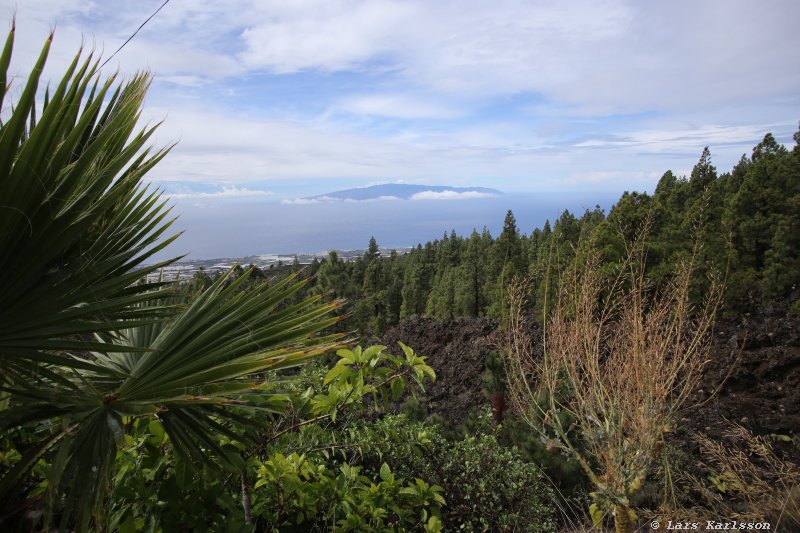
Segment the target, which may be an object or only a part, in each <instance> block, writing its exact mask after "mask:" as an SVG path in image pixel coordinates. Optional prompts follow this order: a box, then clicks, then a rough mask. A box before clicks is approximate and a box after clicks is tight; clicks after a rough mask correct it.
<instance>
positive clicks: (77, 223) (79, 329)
mask: <svg viewBox="0 0 800 533" xmlns="http://www.w3.org/2000/svg"><path fill="white" fill-rule="evenodd" d="M14 33H15V30H14V29H13V28H12V30H11V32H10V33H9V36H8V39H7V40H6V44H5V47H4V49H3V52H2V55H0V91H2V93H1V94H0V103H2V102H4V101H5V97H6V94H7V93H8V92H9V87H8V85H7V83H6V81H7V79H8V75H7V71H8V66H9V62H10V57H11V51H12V48H13V42H14ZM51 39H52V35H51V36H50V38H48V40H47V42H46V43H45V45H44V47H43V49H42V52H41V54H40V56H39V58H38V60H37V62H36V64H35V66H34V68H33V70H32V71H31V73H30V75H29V76H28V78H27V82H26V83H25V85H24V87H23V88H22V92H21V93H20V96H19V98H18V99H17V101H16V102H15V103H14V105H13V108H12V110H11V111H10V113H9V114H8V115H9V116H8V117H7V120H5V121H4V122H3V123H2V124H1V125H0V250H3V253H2V254H0V368H3V369H5V370H6V371H12V372H13V371H23V370H24V369H25V368H27V367H28V366H29V365H30V363H31V362H32V361H37V362H44V363H48V364H60V365H63V364H69V365H72V366H75V367H79V366H82V367H87V366H91V365H89V363H86V362H84V363H81V362H79V361H77V360H74V359H73V358H72V357H70V356H69V354H70V352H73V351H77V350H84V349H86V348H87V346H94V347H95V348H99V347H101V346H98V345H97V344H96V343H95V344H91V343H89V344H87V343H86V342H85V340H84V339H85V336H86V335H87V334H91V333H97V332H102V331H114V330H117V329H119V328H120V327H121V326H122V325H123V323H125V322H128V321H130V320H132V319H136V320H140V321H142V322H147V321H149V320H153V319H154V317H157V316H158V315H161V314H164V313H167V312H168V311H169V309H168V308H158V307H151V306H148V307H138V306H136V305H135V304H136V303H137V302H143V301H147V300H150V299H157V298H159V297H161V296H163V295H164V294H165V293H166V292H168V291H170V290H171V289H169V288H167V287H165V286H164V285H163V284H162V283H157V282H154V283H139V284H134V282H135V281H136V280H138V279H140V278H142V277H144V276H146V275H147V274H148V273H151V272H155V271H157V270H158V269H159V268H161V267H162V266H164V265H166V264H168V263H170V262H172V261H174V259H170V260H167V261H162V262H160V263H157V264H152V265H147V266H144V265H143V263H144V262H145V261H146V260H147V259H148V258H150V257H152V255H153V254H155V253H157V252H159V251H160V250H162V249H163V248H164V247H166V246H167V245H168V244H169V243H170V242H172V240H173V239H174V238H175V237H177V235H176V236H172V237H169V238H163V237H164V236H165V232H166V231H167V230H168V228H169V227H170V224H171V223H172V220H173V219H170V218H169V211H170V209H169V208H168V207H167V206H166V200H163V199H161V198H160V193H159V192H158V191H153V190H150V189H149V187H148V186H147V185H144V184H143V183H142V178H143V176H144V175H145V173H146V172H147V171H149V170H150V169H151V168H152V167H153V166H154V165H155V164H156V163H158V161H160V160H161V159H162V158H163V157H164V156H165V155H166V154H167V152H168V151H169V149H170V147H167V148H165V149H162V150H155V151H154V150H152V149H151V148H149V147H148V146H147V142H148V140H149V139H150V137H151V136H152V134H153V132H154V130H155V126H154V127H149V128H145V129H143V130H141V131H138V132H136V120H137V119H138V117H139V113H140V108H141V104H142V100H143V98H144V94H145V92H146V90H147V87H148V85H149V83H150V78H149V76H148V75H146V74H139V75H136V76H135V77H134V78H133V79H132V80H130V81H129V82H127V83H125V84H124V85H121V86H118V87H117V88H116V89H114V90H113V91H112V89H113V88H114V86H115V76H111V77H110V78H108V79H107V80H105V81H104V82H103V83H100V80H99V73H98V70H97V65H98V63H97V61H96V60H93V59H92V55H91V54H89V55H88V57H87V58H86V59H84V60H83V61H81V59H80V57H81V54H80V53H79V54H78V55H76V56H75V58H74V60H73V61H72V63H71V64H70V66H69V67H68V68H67V71H66V73H65V74H64V76H63V78H62V79H61V81H60V82H59V84H58V85H57V86H56V87H55V89H54V90H53V91H52V92H50V91H49V90H48V91H47V93H46V96H45V105H44V106H43V109H42V110H41V113H40V114H37V111H36V97H37V91H38V87H39V78H40V76H41V73H42V69H43V68H44V64H45V61H46V59H47V55H48V52H49V49H50V41H51ZM3 114H4V115H5V114H6V113H3ZM98 342H99V344H100V345H104V344H105V345H107V346H106V348H111V347H112V346H111V345H108V343H106V342H104V341H98ZM55 354H57V355H55Z"/></svg>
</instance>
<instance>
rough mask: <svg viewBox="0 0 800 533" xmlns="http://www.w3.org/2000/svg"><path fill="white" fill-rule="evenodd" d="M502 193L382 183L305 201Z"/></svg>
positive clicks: (419, 198) (335, 192)
mask: <svg viewBox="0 0 800 533" xmlns="http://www.w3.org/2000/svg"><path fill="white" fill-rule="evenodd" d="M502 194H503V193H502V192H500V191H498V190H497V189H490V188H488V187H450V186H447V185H413V184H409V183H384V184H380V185H372V186H369V187H358V188H355V189H343V190H341V191H334V192H329V193H326V194H320V195H317V196H307V197H305V198H303V200H307V201H319V202H324V201H335V200H353V201H358V202H363V201H366V200H448V199H459V198H464V199H467V198H489V197H493V196H500V195H502Z"/></svg>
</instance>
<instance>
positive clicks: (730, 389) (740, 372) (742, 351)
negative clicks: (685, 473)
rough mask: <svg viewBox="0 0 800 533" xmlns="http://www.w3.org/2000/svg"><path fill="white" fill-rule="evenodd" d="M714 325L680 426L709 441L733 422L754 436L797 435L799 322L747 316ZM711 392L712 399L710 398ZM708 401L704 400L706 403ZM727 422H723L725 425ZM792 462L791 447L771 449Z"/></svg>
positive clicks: (799, 420) (799, 424) (799, 423)
mask: <svg viewBox="0 0 800 533" xmlns="http://www.w3.org/2000/svg"><path fill="white" fill-rule="evenodd" d="M745 318H746V320H720V321H718V322H717V324H716V325H715V328H714V342H713V346H712V349H711V354H710V360H709V362H708V365H707V366H706V369H705V373H704V379H703V389H702V391H699V393H698V399H706V400H707V403H705V404H704V405H701V406H700V407H699V408H697V409H693V410H691V411H690V412H689V413H687V415H686V418H685V419H684V420H683V421H682V422H683V424H685V425H686V426H687V427H688V428H689V429H691V430H692V431H703V432H705V433H707V434H709V435H710V436H712V437H715V438H716V437H719V434H720V432H722V431H724V429H725V428H726V427H728V426H729V422H735V423H737V424H739V425H741V426H743V427H745V428H747V429H749V430H750V431H752V432H754V433H756V434H758V435H770V434H777V435H789V436H793V435H797V434H798V433H800V335H798V331H800V329H799V326H800V320H798V318H797V317H785V316H784V317H775V316H763V315H757V316H751V317H745ZM715 390H717V391H718V392H717V394H716V395H713V396H712V393H713V392H714V391H715ZM709 397H710V398H711V399H710V400H709V399H708V398H709ZM728 421H729V422H728ZM776 447H778V448H782V449H783V451H785V452H786V453H788V454H789V455H790V456H792V457H793V459H795V460H798V459H800V453H799V452H800V451H799V450H798V449H797V447H796V446H792V445H786V446H782V445H777V446H776Z"/></svg>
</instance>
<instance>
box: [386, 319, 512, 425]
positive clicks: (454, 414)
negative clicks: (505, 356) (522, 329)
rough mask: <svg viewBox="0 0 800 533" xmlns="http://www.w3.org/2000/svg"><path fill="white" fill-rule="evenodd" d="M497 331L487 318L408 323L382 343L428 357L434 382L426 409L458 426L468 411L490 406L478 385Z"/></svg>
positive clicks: (426, 401) (390, 332) (492, 322)
mask: <svg viewBox="0 0 800 533" xmlns="http://www.w3.org/2000/svg"><path fill="white" fill-rule="evenodd" d="M496 331H497V322H496V321H494V320H490V319H487V318H480V319H469V318H462V319H452V320H445V321H440V320H434V319H430V318H421V319H409V320H404V321H403V322H401V323H400V324H398V325H397V326H395V327H393V328H391V329H390V330H389V331H387V332H386V334H385V335H384V336H383V339H382V343H383V344H385V345H387V346H389V347H392V346H397V341H401V342H403V343H405V344H407V345H408V346H410V347H411V348H413V349H414V351H415V352H416V353H417V354H418V355H424V356H427V357H428V360H427V363H428V364H429V365H430V366H431V367H432V368H433V369H434V370H435V371H436V376H437V378H436V382H435V383H433V384H432V385H431V386H429V387H428V389H427V391H426V395H425V397H424V400H425V403H426V407H427V408H428V410H429V411H430V412H431V413H435V414H438V415H440V416H442V417H443V418H444V419H445V420H447V421H448V422H450V423H451V424H458V423H459V422H461V421H463V420H464V418H465V417H466V416H467V414H469V412H470V411H472V410H474V409H476V408H478V407H481V406H484V405H489V400H488V399H487V398H486V396H485V395H484V394H483V393H482V390H481V385H482V383H483V372H484V369H485V366H484V365H485V362H486V359H487V358H488V357H489V354H490V353H491V352H492V351H493V350H494V349H495V347H494V344H495V333H496Z"/></svg>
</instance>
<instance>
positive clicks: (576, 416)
mask: <svg viewBox="0 0 800 533" xmlns="http://www.w3.org/2000/svg"><path fill="white" fill-rule="evenodd" d="M581 255H582V256H583V257H584V259H582V260H581V259H577V260H575V261H574V263H573V264H572V265H571V267H570V269H569V271H568V272H562V273H561V274H560V275H559V279H558V280H557V283H558V285H557V289H556V294H557V296H556V299H555V301H554V302H553V303H552V305H551V306H550V312H549V314H548V315H547V316H546V317H545V328H544V337H543V347H544V350H543V352H544V354H543V356H540V357H537V356H536V355H535V353H536V352H535V350H534V347H533V344H532V341H531V339H530V337H529V334H528V332H527V331H526V329H525V327H524V326H523V314H524V312H523V309H524V306H525V304H526V301H527V286H526V284H525V283H524V282H519V281H518V282H515V283H513V284H512V286H511V288H510V289H509V301H510V307H511V308H510V313H509V321H508V332H507V336H506V342H505V347H504V348H505V354H506V356H507V357H506V369H507V374H508V380H509V397H510V399H511V403H512V405H513V407H514V409H515V411H516V412H517V413H518V414H519V415H520V416H521V417H522V418H523V419H524V420H525V421H526V422H527V423H528V424H529V425H530V427H531V428H533V429H534V430H535V431H537V432H538V433H539V434H540V435H541V437H542V438H543V439H547V443H548V444H549V445H550V446H551V447H555V448H559V449H561V450H562V451H563V452H564V453H566V454H567V455H569V456H570V457H572V458H573V459H575V460H576V461H577V462H578V463H579V464H580V465H581V467H582V468H583V470H584V471H585V472H586V474H587V476H588V477H589V479H590V480H591V482H592V483H593V485H594V489H595V491H594V492H593V493H592V497H593V501H594V503H593V506H592V508H591V514H592V515H593V518H594V519H595V520H596V522H601V521H602V518H603V516H604V515H607V514H608V513H610V514H612V515H613V516H614V519H615V524H616V529H617V531H619V532H629V531H632V530H633V521H634V520H635V517H636V515H635V513H634V512H633V511H632V509H631V508H630V500H629V498H630V497H631V496H632V495H633V494H634V493H635V492H636V491H637V490H638V489H639V488H640V486H641V485H642V483H643V482H644V480H645V478H646V476H647V475H648V473H649V472H650V471H651V466H652V464H653V462H654V461H655V460H656V459H657V458H658V456H659V454H660V450H661V447H662V446H663V443H664V441H663V436H664V433H665V432H668V431H670V429H671V427H672V424H673V422H674V420H675V419H676V416H677V413H678V412H679V411H680V410H681V409H683V408H685V407H686V406H687V403H688V400H689V397H690V394H691V393H692V392H693V391H694V390H696V388H697V384H698V381H699V380H700V377H701V370H702V368H703V366H704V364H705V363H706V359H707V355H708V349H709V339H710V329H711V325H712V322H713V318H714V315H715V312H716V309H717V308H718V307H719V303H720V297H721V293H722V291H721V284H720V283H718V282H716V281H715V280H712V281H711V289H710V291H709V292H708V295H707V297H706V299H705V301H704V303H703V304H702V305H700V306H693V305H692V304H691V302H690V286H691V283H692V278H693V272H694V271H693V268H692V265H693V261H692V260H691V259H690V260H688V261H686V262H685V263H683V264H681V265H680V266H679V268H677V269H676V272H675V273H674V275H673V276H672V278H671V279H670V280H668V281H666V282H664V283H663V284H662V285H660V286H655V285H654V284H652V283H651V282H650V281H649V280H648V279H647V278H646V277H645V274H644V264H645V255H646V247H645V245H644V242H643V241H642V240H640V241H638V242H636V243H634V244H633V245H631V247H630V249H629V251H628V254H627V259H626V260H625V261H624V262H623V264H622V265H621V268H620V270H619V273H618V275H617V276H616V277H614V278H613V279H609V278H608V277H607V276H604V274H603V273H601V269H600V260H599V254H598V252H597V251H593V250H590V251H588V252H585V253H583V254H577V256H578V257H581ZM545 309H547V305H545Z"/></svg>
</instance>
